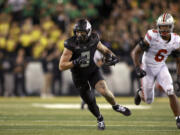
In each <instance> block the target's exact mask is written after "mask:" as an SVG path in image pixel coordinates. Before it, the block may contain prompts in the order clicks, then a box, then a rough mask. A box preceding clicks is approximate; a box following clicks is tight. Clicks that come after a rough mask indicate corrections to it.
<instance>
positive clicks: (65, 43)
mask: <svg viewBox="0 0 180 135" xmlns="http://www.w3.org/2000/svg"><path fill="white" fill-rule="evenodd" d="M64 47H65V48H67V49H69V50H71V51H73V50H74V48H73V47H72V45H71V44H70V42H68V41H67V40H66V41H64Z"/></svg>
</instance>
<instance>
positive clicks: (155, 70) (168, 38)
mask: <svg viewBox="0 0 180 135" xmlns="http://www.w3.org/2000/svg"><path fill="white" fill-rule="evenodd" d="M173 28H174V19H173V17H172V16H171V14H168V13H164V14H162V15H161V16H160V17H159V18H158V20H157V30H148V31H147V34H146V35H145V38H144V39H141V40H140V41H139V45H137V46H136V47H135V48H134V49H133V51H132V53H131V56H132V59H133V62H134V65H135V67H136V73H137V76H138V77H139V78H141V88H140V89H139V90H138V91H137V92H136V95H135V104H136V105H139V104H140V102H141V100H143V101H144V102H146V103H148V104H151V103H152V102H153V100H154V87H155V81H157V82H158V83H159V84H160V85H161V87H162V88H163V90H164V92H165V93H166V94H167V96H168V97H169V101H170V106H171V109H172V111H173V113H174V116H175V118H176V125H177V128H179V129H180V105H179V102H178V98H177V97H176V95H175V93H174V87H173V81H172V78H171V75H170V73H169V70H168V68H167V66H166V64H165V61H166V59H167V57H168V56H169V55H170V54H171V53H172V52H173V53H174V54H175V55H176V61H177V85H178V86H179V88H180V36H178V35H177V34H175V33H173ZM142 53H143V56H142V63H140V61H139V58H140V54H142Z"/></svg>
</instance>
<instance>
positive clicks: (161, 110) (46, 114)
mask: <svg viewBox="0 0 180 135" xmlns="http://www.w3.org/2000/svg"><path fill="white" fill-rule="evenodd" d="M117 101H118V102H119V103H121V104H123V105H130V104H131V105H133V98H117ZM80 102H81V100H80V98H79V97H59V98H51V99H41V98H0V135H98V134H99V135H180V130H178V129H177V128H176V125H175V120H174V117H173V114H172V113H171V110H170V107H169V103H168V99H167V98H156V99H155V101H154V103H153V104H152V105H147V106H149V107H151V108H149V109H132V115H131V116H130V117H125V116H122V115H121V114H119V113H117V112H114V111H113V110H112V109H101V113H102V114H103V116H104V118H105V123H106V130H105V131H98V130H97V127H96V119H95V118H94V117H93V116H92V115H91V114H90V113H89V112H88V110H87V109H86V110H80V109H59V108H44V107H43V105H46V104H48V105H49V106H50V107H51V105H57V104H79V103H80ZM97 102H98V104H102V103H106V102H105V100H104V99H103V98H100V97H98V98H97ZM41 105H42V106H41ZM142 105H144V106H146V104H142ZM74 106H75V105H74Z"/></svg>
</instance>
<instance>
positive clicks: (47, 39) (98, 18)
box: [0, 0, 180, 96]
mask: <svg viewBox="0 0 180 135" xmlns="http://www.w3.org/2000/svg"><path fill="white" fill-rule="evenodd" d="M179 4H180V0H171V1H170V0H163V1H162V0H156V1H155V0H146V1H144V0H113V1H112V0H77V1H74V0H0V86H1V87H0V89H1V91H0V95H1V96H3V95H4V93H5V88H4V83H5V82H4V75H5V74H7V73H10V74H13V76H14V90H13V93H12V95H14V96H22V95H24V96H28V93H27V91H26V86H25V74H24V72H25V70H26V67H27V65H28V63H29V62H32V61H39V62H41V63H42V67H43V71H44V75H45V83H44V84H45V86H44V87H43V90H41V96H43V95H50V96H51V95H61V83H62V80H63V78H62V76H61V72H60V71H59V70H58V62H59V58H60V56H61V53H62V51H63V48H64V46H63V43H64V40H66V39H67V38H68V37H69V36H72V35H73V32H72V29H73V26H74V23H75V22H76V21H77V19H79V18H87V19H88V20H90V22H91V23H92V26H93V29H94V30H95V31H96V32H98V33H99V35H100V37H101V41H102V42H103V43H104V44H107V45H109V46H110V47H111V49H112V50H113V51H114V52H115V53H116V54H117V55H118V56H120V57H121V58H122V60H123V61H124V62H126V63H127V64H128V65H129V69H130V71H131V76H130V78H131V85H132V84H133V82H134V80H135V79H136V76H135V72H134V70H133V64H132V61H131V58H130V51H131V50H132V48H133V47H134V46H135V44H136V43H137V41H138V40H139V38H140V37H143V36H144V35H145V33H146V31H147V30H148V29H151V28H155V24H156V19H157V17H158V16H159V15H160V14H162V13H163V12H169V13H171V14H172V15H173V16H174V18H175V20H176V23H175V29H174V31H175V32H177V33H178V34H179V32H180V21H179V19H180V14H178V13H179V12H180V6H179ZM106 71H107V72H109V70H106ZM106 71H105V72H106ZM56 80H58V82H59V86H60V87H59V90H58V92H57V91H55V90H54V82H55V81H56ZM132 86H133V85H132ZM20 87H21V88H20ZM20 89H21V91H19V90H20ZM131 89H132V93H131V95H132V94H133V87H132V88H131ZM12 95H8V96H12Z"/></svg>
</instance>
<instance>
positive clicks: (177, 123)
mask: <svg viewBox="0 0 180 135" xmlns="http://www.w3.org/2000/svg"><path fill="white" fill-rule="evenodd" d="M176 126H177V128H178V129H180V116H178V117H177V118H176Z"/></svg>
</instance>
